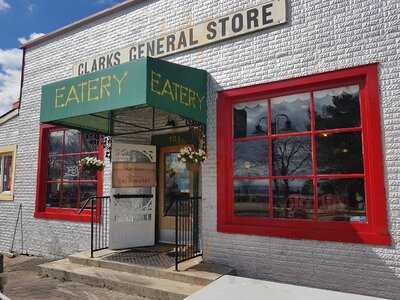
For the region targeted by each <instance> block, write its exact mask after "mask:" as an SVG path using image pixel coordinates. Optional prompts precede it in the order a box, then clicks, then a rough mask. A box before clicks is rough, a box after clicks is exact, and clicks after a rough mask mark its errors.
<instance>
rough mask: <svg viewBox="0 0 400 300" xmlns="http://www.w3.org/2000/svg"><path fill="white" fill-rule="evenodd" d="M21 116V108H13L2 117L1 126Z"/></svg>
mask: <svg viewBox="0 0 400 300" xmlns="http://www.w3.org/2000/svg"><path fill="white" fill-rule="evenodd" d="M18 115H19V108H13V109H11V110H9V111H8V112H6V113H5V114H3V115H1V116H0V126H1V125H3V124H4V123H6V122H8V121H9V120H11V119H12V118H14V117H17V116H18Z"/></svg>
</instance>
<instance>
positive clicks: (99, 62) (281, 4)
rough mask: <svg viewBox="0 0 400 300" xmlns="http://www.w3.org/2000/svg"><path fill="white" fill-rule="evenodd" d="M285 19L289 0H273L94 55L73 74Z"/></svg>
mask: <svg viewBox="0 0 400 300" xmlns="http://www.w3.org/2000/svg"><path fill="white" fill-rule="evenodd" d="M285 22H286V0H270V1H267V2H265V3H263V4H261V5H259V6H256V7H252V8H248V9H246V10H242V11H239V12H236V13H232V14H230V15H226V16H223V17H220V18H217V19H213V20H209V21H207V22H203V23H200V24H197V25H195V26H191V27H187V28H185V29H182V30H179V31H177V32H174V33H171V34H167V35H163V36H160V37H157V38H154V39H151V40H148V41H145V42H140V43H135V44H133V45H131V46H128V47H125V48H122V49H118V50H115V51H113V52H110V53H108V54H105V55H100V56H97V57H93V58H91V59H89V60H87V61H84V62H80V63H77V64H75V65H74V66H73V73H74V75H83V74H87V73H91V72H95V71H98V70H102V69H106V68H109V67H112V66H115V65H119V64H121V63H125V62H129V61H133V60H135V59H139V58H143V57H146V56H150V57H163V56H167V55H170V54H173V53H178V52H182V51H186V50H189V49H193V48H196V47H201V46H204V45H207V44H210V43H215V42H218V41H223V40H226V39H229V38H233V37H236V36H239V35H244V34H247V33H251V32H254V31H258V30H262V29H265V28H269V27H272V26H276V25H279V24H282V23H285Z"/></svg>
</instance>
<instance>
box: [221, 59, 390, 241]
mask: <svg viewBox="0 0 400 300" xmlns="http://www.w3.org/2000/svg"><path fill="white" fill-rule="evenodd" d="M351 84H357V85H359V86H360V97H361V108H360V111H361V125H360V127H357V128H342V129H333V130H315V128H314V125H313V123H312V128H311V131H310V132H306V133H304V134H310V135H314V136H316V135H318V134H321V133H338V132H362V139H363V159H364V173H361V174H328V175H326V174H321V175H320V174H317V173H316V172H317V170H316V165H315V162H316V158H315V142H313V139H311V140H312V149H313V151H312V152H313V157H312V161H313V167H312V169H313V172H312V175H310V176H285V177H287V178H309V179H312V180H313V182H314V201H313V203H314V204H313V208H312V209H313V210H314V211H315V212H317V211H318V202H317V201H318V200H317V194H316V180H317V179H318V178H321V179H324V178H358V177H361V178H362V177H364V181H365V195H366V207H367V211H366V215H367V219H368V223H356V222H334V221H322V220H321V221H318V218H316V217H315V218H313V219H310V220H293V219H290V220H288V219H276V218H272V217H271V216H272V215H271V214H270V216H269V217H265V218H262V217H238V216H235V215H234V214H233V179H238V178H237V177H233V172H232V165H233V155H232V152H233V151H232V144H233V141H238V140H254V139H268V140H269V141H271V139H273V138H276V137H287V136H290V135H298V134H297V133H289V134H279V135H271V132H270V131H271V129H270V128H269V134H268V136H261V137H248V138H238V139H234V138H233V133H232V128H233V117H232V110H233V105H234V104H236V103H239V102H240V103H242V102H246V101H254V100H259V99H271V98H272V97H277V96H283V95H288V94H294V93H302V92H310V91H315V90H320V89H328V88H334V87H340V86H343V85H351ZM268 102H269V105H270V100H268ZM312 103H313V99H311V104H312ZM379 103H380V102H379V85H378V66H377V65H376V64H373V65H365V66H360V67H355V68H350V69H345V70H340V71H332V72H327V73H322V74H317V75H310V76H306V77H302V78H295V79H289V80H283V81H277V82H272V83H267V84H260V85H255V86H250V87H244V88H236V89H231V90H226V91H221V92H220V93H219V94H218V101H217V188H218V189H217V197H218V199H217V209H218V222H217V229H218V231H220V232H225V233H237V234H252V235H263V236H274V237H284V238H293V239H312V240H321V241H338V242H351V243H366V244H377V245H390V243H391V239H390V235H389V232H388V224H387V215H386V198H385V186H384V171H383V154H382V135H381V120H380V104H379ZM314 119H315V117H314V114H313V112H311V121H313V120H314ZM269 169H270V172H271V165H269ZM268 178H271V177H265V179H268ZM277 178H278V177H277ZM241 179H242V178H241ZM253 179H254V178H253ZM271 182H272V181H271V179H270V183H271ZM269 195H270V197H271V192H270V193H269ZM271 201H272V199H270V203H269V205H268V207H269V208H270V209H271ZM314 215H315V216H317V214H314Z"/></svg>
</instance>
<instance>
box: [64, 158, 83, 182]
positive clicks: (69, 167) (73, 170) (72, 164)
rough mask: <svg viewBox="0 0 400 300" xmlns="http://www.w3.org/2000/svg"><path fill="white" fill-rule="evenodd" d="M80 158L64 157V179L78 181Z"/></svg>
mask: <svg viewBox="0 0 400 300" xmlns="http://www.w3.org/2000/svg"><path fill="white" fill-rule="evenodd" d="M80 158H81V157H80V156H75V155H73V156H65V157H64V179H71V180H76V179H78V176H79V160H80Z"/></svg>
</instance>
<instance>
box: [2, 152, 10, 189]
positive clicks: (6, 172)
mask: <svg viewBox="0 0 400 300" xmlns="http://www.w3.org/2000/svg"><path fill="white" fill-rule="evenodd" d="M2 158H3V167H2V174H3V178H2V180H1V183H0V184H1V189H0V192H11V175H12V155H3V156H2ZM0 163H1V157H0Z"/></svg>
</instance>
